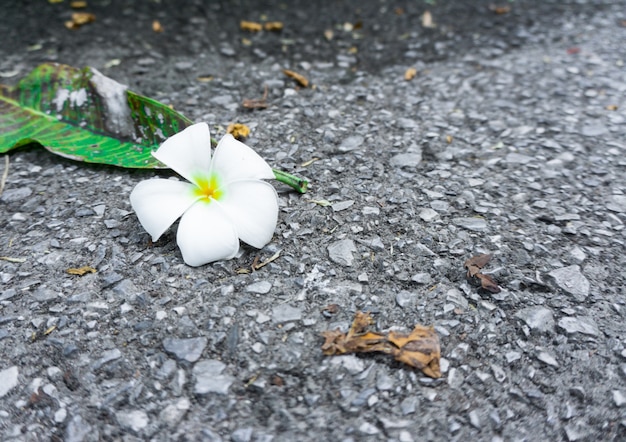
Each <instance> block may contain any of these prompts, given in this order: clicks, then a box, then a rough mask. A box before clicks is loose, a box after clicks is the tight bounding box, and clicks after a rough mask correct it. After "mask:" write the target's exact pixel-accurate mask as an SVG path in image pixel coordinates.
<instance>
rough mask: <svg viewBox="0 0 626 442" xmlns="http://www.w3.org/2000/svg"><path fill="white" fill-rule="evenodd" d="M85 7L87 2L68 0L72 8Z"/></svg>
mask: <svg viewBox="0 0 626 442" xmlns="http://www.w3.org/2000/svg"><path fill="white" fill-rule="evenodd" d="M86 7H87V2H86V1H82V0H77V1H74V2H70V8H73V9H82V8H86Z"/></svg>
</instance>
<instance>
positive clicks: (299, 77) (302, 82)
mask: <svg viewBox="0 0 626 442" xmlns="http://www.w3.org/2000/svg"><path fill="white" fill-rule="evenodd" d="M283 74H285V75H286V76H287V77H289V78H293V79H294V80H296V81H297V82H298V84H299V85H300V86H302V87H308V86H309V80H308V79H307V78H306V77H305V76H304V75H302V74H298V73H297V72H295V71H291V70H289V69H283Z"/></svg>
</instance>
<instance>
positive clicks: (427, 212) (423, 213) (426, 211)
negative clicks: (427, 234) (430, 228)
mask: <svg viewBox="0 0 626 442" xmlns="http://www.w3.org/2000/svg"><path fill="white" fill-rule="evenodd" d="M419 217H420V218H421V219H422V220H423V221H426V222H427V223H429V222H431V221H432V220H434V219H436V218H437V217H439V214H438V213H437V212H436V211H434V210H433V209H431V208H430V207H425V208H423V209H422V210H420V213H419Z"/></svg>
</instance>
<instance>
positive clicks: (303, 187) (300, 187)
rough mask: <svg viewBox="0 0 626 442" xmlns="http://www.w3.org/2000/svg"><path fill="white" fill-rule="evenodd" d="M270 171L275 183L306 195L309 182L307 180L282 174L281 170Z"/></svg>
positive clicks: (285, 173)
mask: <svg viewBox="0 0 626 442" xmlns="http://www.w3.org/2000/svg"><path fill="white" fill-rule="evenodd" d="M272 171H273V172H274V176H275V177H276V181H280V182H281V183H283V184H286V185H288V186H289V187H291V188H293V189H294V190H295V191H296V192H298V193H306V191H307V189H308V187H309V182H308V181H307V180H305V179H302V178H298V177H297V176H294V175H291V174H290V173H287V172H283V171H282V170H278V169H272Z"/></svg>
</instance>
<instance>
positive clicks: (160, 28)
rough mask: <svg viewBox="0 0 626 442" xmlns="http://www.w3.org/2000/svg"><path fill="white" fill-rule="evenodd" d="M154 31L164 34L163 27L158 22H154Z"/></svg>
mask: <svg viewBox="0 0 626 442" xmlns="http://www.w3.org/2000/svg"><path fill="white" fill-rule="evenodd" d="M152 30H153V31H154V32H156V33H160V32H163V26H161V22H160V21H158V20H154V21H153V22H152Z"/></svg>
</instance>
